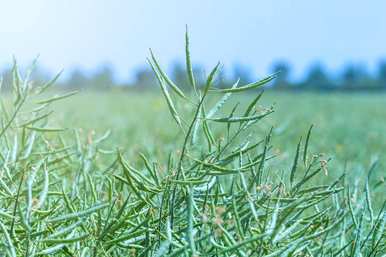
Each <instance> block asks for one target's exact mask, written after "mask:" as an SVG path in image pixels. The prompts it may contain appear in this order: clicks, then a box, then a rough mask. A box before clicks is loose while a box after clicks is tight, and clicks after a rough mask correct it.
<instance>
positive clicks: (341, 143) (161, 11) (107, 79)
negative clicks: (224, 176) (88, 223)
mask: <svg viewBox="0 0 386 257" xmlns="http://www.w3.org/2000/svg"><path fill="white" fill-rule="evenodd" d="M385 10H386V2H385V1H381V0H373V1H352V0H351V1H350V0H340V1H335V0H323V1H321V0H320V1H307V0H297V1H291V0H281V1H255V0H254V1H252V0H245V1H224V0H222V1H220V0H211V1H203V0H195V1H181V0H178V1H177V0H164V1H156V0H152V1H150V0H145V1H124V0H110V1H101V0H92V1H91V0H83V1H75V0H66V1H49V0H35V1H27V0H25V1H21V0H14V1H6V2H3V3H2V6H1V15H0V32H1V35H2V37H1V40H0V67H1V69H0V70H1V73H2V74H3V79H4V83H3V84H4V85H3V89H2V90H3V93H5V92H7V91H9V90H10V88H11V83H10V80H11V74H10V71H11V68H12V56H14V57H15V58H16V60H17V61H18V64H19V66H21V67H22V69H21V70H22V71H23V70H24V71H25V68H26V67H28V65H30V64H31V63H32V61H33V59H34V58H35V57H36V56H37V55H39V56H40V57H39V62H38V65H37V67H36V69H35V72H34V75H33V76H34V77H33V78H34V79H35V81H36V82H37V83H40V82H42V81H46V80H48V79H50V78H52V77H53V76H55V74H56V73H57V72H59V71H60V70H62V69H63V73H62V74H61V77H60V79H59V81H58V83H57V87H56V88H59V89H64V90H74V89H75V90H80V91H81V93H80V94H78V95H77V96H75V97H71V98H69V99H66V100H64V101H63V102H62V103H61V105H60V107H59V108H58V109H57V110H56V113H55V117H56V120H57V121H58V122H59V123H60V125H61V126H62V127H71V128H72V127H76V128H82V129H83V131H85V133H91V132H90V131H92V133H94V131H96V133H103V132H104V131H106V130H108V129H111V130H112V132H113V133H112V138H113V140H111V141H110V142H111V145H112V146H114V147H115V146H116V145H117V144H118V145H120V146H124V147H125V148H126V149H129V152H130V153H132V154H133V155H137V153H138V151H142V152H147V153H149V154H155V156H164V155H165V152H166V151H168V150H172V149H175V143H176V141H175V138H176V136H177V135H178V130H177V129H176V127H175V125H174V123H173V122H172V121H170V122H165V121H168V120H170V114H169V113H168V110H167V106H166V103H165V102H164V99H163V98H162V96H161V95H160V94H159V92H160V90H159V86H158V85H157V83H156V81H155V78H154V76H153V73H152V71H151V69H150V68H149V67H148V65H147V64H146V57H148V56H149V48H150V47H151V48H152V49H153V51H154V53H155V54H156V56H157V57H158V59H159V61H160V63H161V65H162V67H163V68H164V69H166V70H167V71H168V74H170V76H171V78H172V79H173V80H174V81H175V82H176V84H178V85H179V86H180V87H182V88H183V89H184V90H189V89H188V87H187V86H186V85H187V77H186V74H185V60H184V52H185V50H184V44H185V42H184V33H185V26H186V25H188V26H189V31H190V45H191V56H192V61H193V67H194V72H195V74H196V78H197V80H198V82H203V80H204V78H205V76H206V75H207V74H208V71H210V70H211V68H212V67H213V66H214V65H215V64H216V63H217V62H218V61H221V63H222V65H223V66H222V70H221V74H220V76H219V78H218V79H217V81H216V86H218V87H223V88H225V87H229V86H230V85H231V84H232V83H233V82H234V81H235V80H236V79H238V78H240V80H241V83H242V84H245V83H248V82H252V81H254V80H257V79H260V78H263V77H265V76H266V75H268V74H271V73H273V72H276V71H281V73H280V75H279V77H278V78H277V79H276V80H275V81H273V82H271V83H270V84H269V85H268V87H266V89H267V90H266V94H265V97H263V100H262V102H261V104H262V105H264V106H269V105H271V104H275V113H274V114H273V115H271V116H270V117H269V118H268V119H267V120H265V121H264V122H263V123H262V124H259V126H257V128H256V130H257V131H258V136H261V137H263V136H264V135H265V134H266V132H267V131H268V130H269V128H270V127H271V126H274V127H275V130H274V134H275V136H274V139H273V140H274V141H275V142H274V145H275V146H276V149H274V151H275V153H277V154H279V158H278V159H277V160H278V161H279V162H281V163H284V164H287V163H288V162H291V161H292V156H293V154H294V151H295V149H296V144H297V142H298V140H299V138H300V136H304V135H305V133H306V132H307V130H308V128H309V126H310V125H311V124H314V132H313V133H314V137H313V138H314V139H313V140H312V141H311V145H312V147H311V149H312V151H314V152H322V153H326V156H328V157H332V158H333V159H335V161H334V162H332V164H331V165H333V167H335V168H336V169H337V170H340V171H341V170H346V169H351V168H350V167H352V172H354V173H355V172H364V171H365V170H366V169H367V167H368V165H369V163H371V162H372V161H373V160H374V159H376V158H380V159H381V160H382V162H383V163H385V162H386V156H385V155H384V154H383V153H384V152H385V149H386V133H385V131H386V122H385V117H386V108H385V106H386V97H385V94H384V92H386V44H385V42H386V15H385V14H384V12H385ZM24 73H25V72H24ZM5 94H6V93H5ZM256 94H257V91H256ZM248 97H253V94H249V95H239V96H238V97H237V98H236V100H235V101H236V102H240V103H241V105H243V104H244V103H246V102H248V101H249V99H247V98H248ZM233 103H234V102H233ZM231 105H232V104H231ZM177 107H178V108H180V107H181V106H177ZM240 108H241V109H242V108H243V107H242V106H241V107H240ZM160 124H161V125H160ZM326 158H327V157H326ZM282 160H287V162H282ZM276 167H278V166H276ZM286 167H290V166H289V165H287V166H286ZM334 174H339V173H334Z"/></svg>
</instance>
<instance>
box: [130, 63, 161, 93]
mask: <svg viewBox="0 0 386 257" xmlns="http://www.w3.org/2000/svg"><path fill="white" fill-rule="evenodd" d="M134 86H135V87H137V88H139V89H151V88H155V87H156V86H157V81H156V78H155V77H154V73H153V71H152V70H151V69H149V68H147V67H146V68H144V67H142V68H139V69H137V71H136V72H135V82H134Z"/></svg>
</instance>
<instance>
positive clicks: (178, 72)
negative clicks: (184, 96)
mask: <svg viewBox="0 0 386 257" xmlns="http://www.w3.org/2000/svg"><path fill="white" fill-rule="evenodd" d="M171 74H172V79H173V81H174V82H175V83H176V85H178V86H179V87H180V88H182V89H185V90H186V89H190V85H189V81H188V77H187V76H186V69H185V66H184V65H182V64H181V63H180V62H175V63H173V65H172V72H171Z"/></svg>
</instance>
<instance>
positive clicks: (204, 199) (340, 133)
mask: <svg viewBox="0 0 386 257" xmlns="http://www.w3.org/2000/svg"><path fill="white" fill-rule="evenodd" d="M149 55H150V56H149V59H148V62H149V65H150V66H151V67H152V69H153V72H154V73H155V75H156V78H157V80H158V83H159V88H160V92H161V96H160V95H157V94H154V93H148V94H144V95H143V94H141V95H138V93H133V94H132V95H123V93H122V92H116V93H109V94H102V93H85V94H79V95H78V96H73V95H74V94H75V92H62V91H60V92H59V93H57V92H56V93H55V92H52V91H51V87H52V85H53V84H54V82H55V79H54V80H52V81H50V82H48V83H45V84H38V85H36V84H33V83H31V82H30V80H29V77H30V75H29V74H30V73H29V72H27V74H25V75H23V76H21V75H20V74H19V71H18V68H17V65H16V64H15V65H14V67H13V72H12V74H13V75H12V77H13V79H12V88H13V95H12V98H10V96H9V95H4V96H3V99H2V105H1V109H2V111H1V121H2V123H1V124H2V126H1V130H0V165H1V169H0V172H1V173H0V194H1V198H0V218H1V219H0V233H1V235H2V237H1V239H0V252H1V253H0V254H1V255H2V256H48V255H53V254H55V255H56V256H130V255H131V256H384V254H385V252H386V243H385V242H386V232H385V223H386V210H385V199H384V196H383V195H384V193H385V191H386V190H385V184H384V180H383V179H382V177H381V176H382V173H381V172H380V171H381V170H382V161H383V158H384V157H382V149H385V148H384V146H385V145H384V144H385V143H383V142H384V141H383V142H382V139H384V137H385V136H384V135H383V131H384V129H385V126H386V125H385V123H384V122H381V121H380V120H381V119H382V117H384V111H382V109H378V108H377V106H383V105H384V100H383V98H382V97H374V96H365V97H363V98H362V96H361V97H360V98H359V96H352V98H351V97H348V96H341V95H324V96H316V95H309V94H299V95H280V94H279V95H278V94H272V93H270V94H268V95H267V97H266V96H265V94H264V93H263V92H262V91H261V90H259V89H260V88H261V87H262V86H264V85H266V84H267V83H270V82H271V81H274V79H275V77H276V75H272V76H268V77H266V78H263V79H262V80H259V81H257V82H253V83H247V84H242V83H241V82H240V81H235V82H234V84H233V85H232V86H231V87H227V88H219V87H216V86H215V85H216V78H217V76H218V74H219V72H220V69H221V66H220V65H216V66H215V67H214V68H213V70H212V71H211V72H210V73H209V74H208V76H207V78H206V80H205V82H204V83H203V86H199V84H198V83H196V78H195V74H194V72H193V68H192V66H191V60H190V53H189V38H188V35H186V78H187V81H188V83H189V85H190V89H189V90H187V89H181V88H180V87H179V86H178V84H175V82H173V81H172V80H171V79H170V77H169V76H168V75H167V74H166V73H165V72H164V71H163V69H162V67H161V64H160V63H159V62H158V60H157V59H156V57H155V56H154V55H153V53H150V54H149ZM50 92H51V93H50ZM52 93H55V95H52ZM126 93H127V92H125V94H126ZM357 97H358V98H357ZM342 99H343V100H342ZM86 102H87V104H86ZM275 102H277V103H276V104H275ZM318 105H320V106H324V108H322V109H320V108H319V109H318V108H316V106H318ZM276 110H278V111H277V113H276V112H275V111H276ZM358 113H359V114H358ZM360 113H362V115H360ZM368 113H371V116H372V117H370V116H369V115H368ZM356 114H358V115H356ZM51 116H52V117H51ZM271 117H272V118H271ZM79 128H82V129H79ZM379 163H380V164H379ZM382 196H383V197H382Z"/></svg>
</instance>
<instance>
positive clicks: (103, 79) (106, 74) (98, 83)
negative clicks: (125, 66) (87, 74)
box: [90, 64, 115, 90]
mask: <svg viewBox="0 0 386 257" xmlns="http://www.w3.org/2000/svg"><path fill="white" fill-rule="evenodd" d="M114 85H115V81H114V72H113V68H112V67H111V66H110V65H107V64H105V65H103V66H102V67H101V68H99V69H98V70H97V72H96V73H95V74H93V76H92V77H91V81H90V86H91V87H92V88H93V89H97V90H104V89H111V88H112V87H113V86H114Z"/></svg>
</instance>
